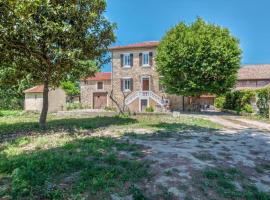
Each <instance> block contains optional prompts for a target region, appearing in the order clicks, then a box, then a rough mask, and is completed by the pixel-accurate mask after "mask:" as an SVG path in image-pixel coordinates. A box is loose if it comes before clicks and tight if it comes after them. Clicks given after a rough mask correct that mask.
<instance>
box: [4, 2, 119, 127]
mask: <svg viewBox="0 0 270 200" xmlns="http://www.w3.org/2000/svg"><path fill="white" fill-rule="evenodd" d="M105 8H106V2H105V0H95V1H92V0H81V1H73V0H67V1H31V0H26V1H21V0H15V1H9V0H1V1H0V10H1V14H0V35H1V37H0V57H1V60H0V66H1V68H5V69H7V68H10V69H11V70H10V72H12V73H9V74H8V75H7V77H9V80H14V81H15V80H18V79H23V78H25V77H26V76H27V75H31V78H32V79H33V81H34V82H35V83H38V84H43V85H44V91H43V109H42V112H41V115H40V120H39V121H40V126H41V127H45V123H46V118H47V112H48V91H49V87H50V88H51V87H52V88H54V87H58V86H59V85H60V83H61V82H62V81H65V80H68V79H70V78H71V77H72V79H73V80H74V79H79V78H81V77H85V76H89V75H93V74H94V72H95V71H96V70H97V66H100V65H101V64H103V63H105V62H106V61H108V60H107V57H106V53H107V50H108V46H109V45H110V44H111V43H112V42H113V41H114V34H113V30H114V28H115V25H113V24H111V23H110V22H109V21H108V20H107V19H106V18H105V17H104V16H103V12H104V11H105Z"/></svg>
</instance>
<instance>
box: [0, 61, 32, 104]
mask: <svg viewBox="0 0 270 200" xmlns="http://www.w3.org/2000/svg"><path fill="white" fill-rule="evenodd" d="M14 73H15V71H14V70H13V69H12V67H8V66H5V67H2V68H1V67H0V83H1V84H0V109H22V108H23V101H24V93H23V91H24V90H25V89H27V88H30V87H32V86H33V80H32V78H31V76H30V75H28V76H26V77H25V78H23V79H17V78H15V79H14V76H15V74H14Z"/></svg>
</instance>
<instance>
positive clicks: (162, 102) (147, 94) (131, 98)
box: [125, 91, 165, 106]
mask: <svg viewBox="0 0 270 200" xmlns="http://www.w3.org/2000/svg"><path fill="white" fill-rule="evenodd" d="M137 98H151V99H153V100H154V101H155V102H157V103H158V104H159V105H161V106H164V105H165V99H163V98H162V97H160V96H159V95H157V94H155V93H154V92H152V91H136V92H133V93H132V94H130V95H129V96H128V97H127V98H126V100H125V104H126V105H129V104H131V103H132V102H133V101H135V100H136V99H137Z"/></svg>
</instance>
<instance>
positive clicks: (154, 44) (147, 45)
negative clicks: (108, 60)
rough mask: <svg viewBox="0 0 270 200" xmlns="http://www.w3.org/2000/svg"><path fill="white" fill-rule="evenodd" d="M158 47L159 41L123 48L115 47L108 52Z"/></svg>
mask: <svg viewBox="0 0 270 200" xmlns="http://www.w3.org/2000/svg"><path fill="white" fill-rule="evenodd" d="M158 45H159V41H148V42H141V43H136V44H129V45H123V46H115V47H111V48H110V50H118V49H131V48H147V47H156V46H158Z"/></svg>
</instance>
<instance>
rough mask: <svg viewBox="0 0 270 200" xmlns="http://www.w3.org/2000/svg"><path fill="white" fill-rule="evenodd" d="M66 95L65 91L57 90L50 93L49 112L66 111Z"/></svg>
mask: <svg viewBox="0 0 270 200" xmlns="http://www.w3.org/2000/svg"><path fill="white" fill-rule="evenodd" d="M65 105H66V93H65V91H64V90H62V89H60V88H57V89H55V90H50V92H49V112H57V111H60V110H65Z"/></svg>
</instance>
